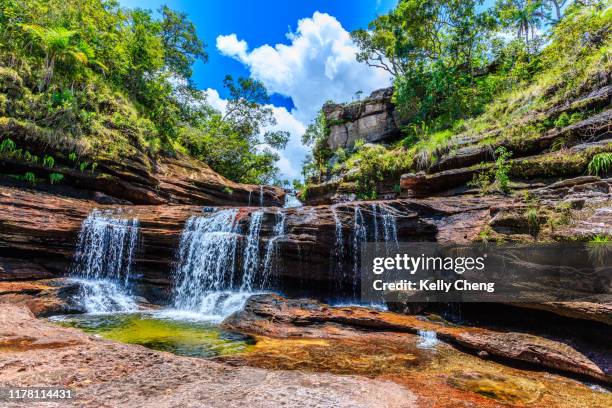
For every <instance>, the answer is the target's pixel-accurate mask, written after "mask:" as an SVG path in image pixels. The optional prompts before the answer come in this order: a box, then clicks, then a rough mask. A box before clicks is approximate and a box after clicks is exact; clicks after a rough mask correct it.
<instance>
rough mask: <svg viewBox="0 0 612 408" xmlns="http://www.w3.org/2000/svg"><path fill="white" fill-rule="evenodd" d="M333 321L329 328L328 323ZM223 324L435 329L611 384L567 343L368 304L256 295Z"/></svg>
mask: <svg viewBox="0 0 612 408" xmlns="http://www.w3.org/2000/svg"><path fill="white" fill-rule="evenodd" d="M330 324H331V328H330V327H328V326H329V325H330ZM223 325H224V326H225V327H227V328H229V329H233V330H238V331H241V332H245V333H251V334H260V335H267V336H273V337H291V336H312V337H334V335H335V332H336V330H335V329H334V327H333V325H343V326H349V327H353V328H359V329H365V330H371V331H372V330H373V331H380V332H383V331H385V332H400V333H401V332H404V333H418V332H419V331H423V330H426V331H434V332H435V333H436V335H437V337H438V338H440V339H442V340H445V341H448V342H450V343H454V344H458V345H461V346H464V347H467V348H469V349H473V350H475V351H479V352H480V351H485V352H486V353H488V354H490V355H492V356H496V357H500V358H502V359H507V360H513V361H516V362H526V363H531V364H533V365H536V366H539V367H541V368H548V369H554V370H558V371H564V372H568V373H573V374H579V375H583V376H586V377H589V378H592V379H595V380H598V381H603V382H607V383H611V382H612V378H611V377H610V375H609V374H608V373H605V372H604V371H603V370H602V368H600V367H599V366H598V365H597V364H596V363H594V362H593V361H591V360H590V359H589V358H588V357H586V356H585V355H583V354H582V353H580V352H578V351H577V350H575V349H574V348H573V347H571V346H569V345H567V344H565V343H561V342H558V341H554V340H549V339H545V338H542V337H538V336H534V335H530V334H525V333H514V332H498V331H492V330H488V329H482V328H475V327H462V326H450V325H445V324H443V323H439V322H434V321H430V320H426V319H423V318H420V317H417V316H409V315H402V314H397V313H392V312H379V311H374V310H372V309H368V308H364V307H330V306H328V305H325V304H323V303H320V302H317V301H314V300H308V299H298V300H292V299H285V298H282V297H280V296H277V295H256V296H253V297H251V298H250V299H249V300H248V301H247V303H246V305H245V307H244V310H243V311H241V312H237V313H235V314H234V315H232V316H230V317H229V318H227V319H226V320H225V321H224V323H223Z"/></svg>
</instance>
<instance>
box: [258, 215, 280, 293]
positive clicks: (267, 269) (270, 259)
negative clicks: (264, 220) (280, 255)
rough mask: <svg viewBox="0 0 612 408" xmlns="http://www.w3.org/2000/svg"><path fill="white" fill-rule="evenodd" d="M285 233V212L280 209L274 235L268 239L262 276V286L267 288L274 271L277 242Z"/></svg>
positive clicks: (273, 231)
mask: <svg viewBox="0 0 612 408" xmlns="http://www.w3.org/2000/svg"><path fill="white" fill-rule="evenodd" d="M283 235H285V213H283V212H282V211H279V212H278V213H277V214H276V224H275V225H274V229H273V230H272V236H271V237H270V239H269V240H268V245H267V246H266V257H265V259H264V269H263V275H262V277H261V287H262V288H265V287H267V286H268V283H269V281H270V276H271V275H272V272H273V265H274V261H275V258H276V255H277V254H276V251H277V245H276V242H277V241H278V240H279V238H281V237H282V236H283Z"/></svg>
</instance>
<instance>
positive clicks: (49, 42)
mask: <svg viewBox="0 0 612 408" xmlns="http://www.w3.org/2000/svg"><path fill="white" fill-rule="evenodd" d="M21 27H22V28H23V29H24V30H25V31H26V32H28V33H29V34H31V35H32V37H33V38H35V39H36V40H37V43H38V45H39V46H40V47H41V48H42V49H43V50H44V52H45V62H44V67H45V68H44V69H45V76H44V78H43V81H42V82H41V86H40V89H41V90H42V89H44V88H47V87H48V86H49V84H50V83H51V80H52V79H53V72H54V69H55V64H56V62H57V61H58V60H59V61H62V62H64V63H67V62H69V61H70V62H76V63H78V64H83V65H87V64H89V63H93V64H96V65H97V66H99V67H101V68H103V69H104V70H106V67H105V66H104V64H102V63H101V62H99V61H96V60H94V53H93V50H92V49H91V47H89V45H87V43H86V42H84V41H82V40H81V41H77V40H76V38H78V34H79V32H78V30H68V29H66V28H64V27H57V28H47V27H42V26H40V25H37V24H22V25H21ZM67 71H70V67H69V68H68V70H67Z"/></svg>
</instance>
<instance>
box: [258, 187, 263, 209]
mask: <svg viewBox="0 0 612 408" xmlns="http://www.w3.org/2000/svg"><path fill="white" fill-rule="evenodd" d="M263 203H264V192H263V185H260V186H259V206H260V207H263Z"/></svg>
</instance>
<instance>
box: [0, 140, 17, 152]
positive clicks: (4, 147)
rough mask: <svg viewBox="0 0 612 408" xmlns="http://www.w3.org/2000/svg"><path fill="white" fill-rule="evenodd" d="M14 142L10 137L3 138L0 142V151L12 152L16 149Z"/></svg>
mask: <svg viewBox="0 0 612 408" xmlns="http://www.w3.org/2000/svg"><path fill="white" fill-rule="evenodd" d="M16 147H17V146H16V145H15V142H13V141H12V140H11V139H4V140H3V141H2V143H0V153H8V154H10V153H12V152H13V151H14V150H15V149H16Z"/></svg>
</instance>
